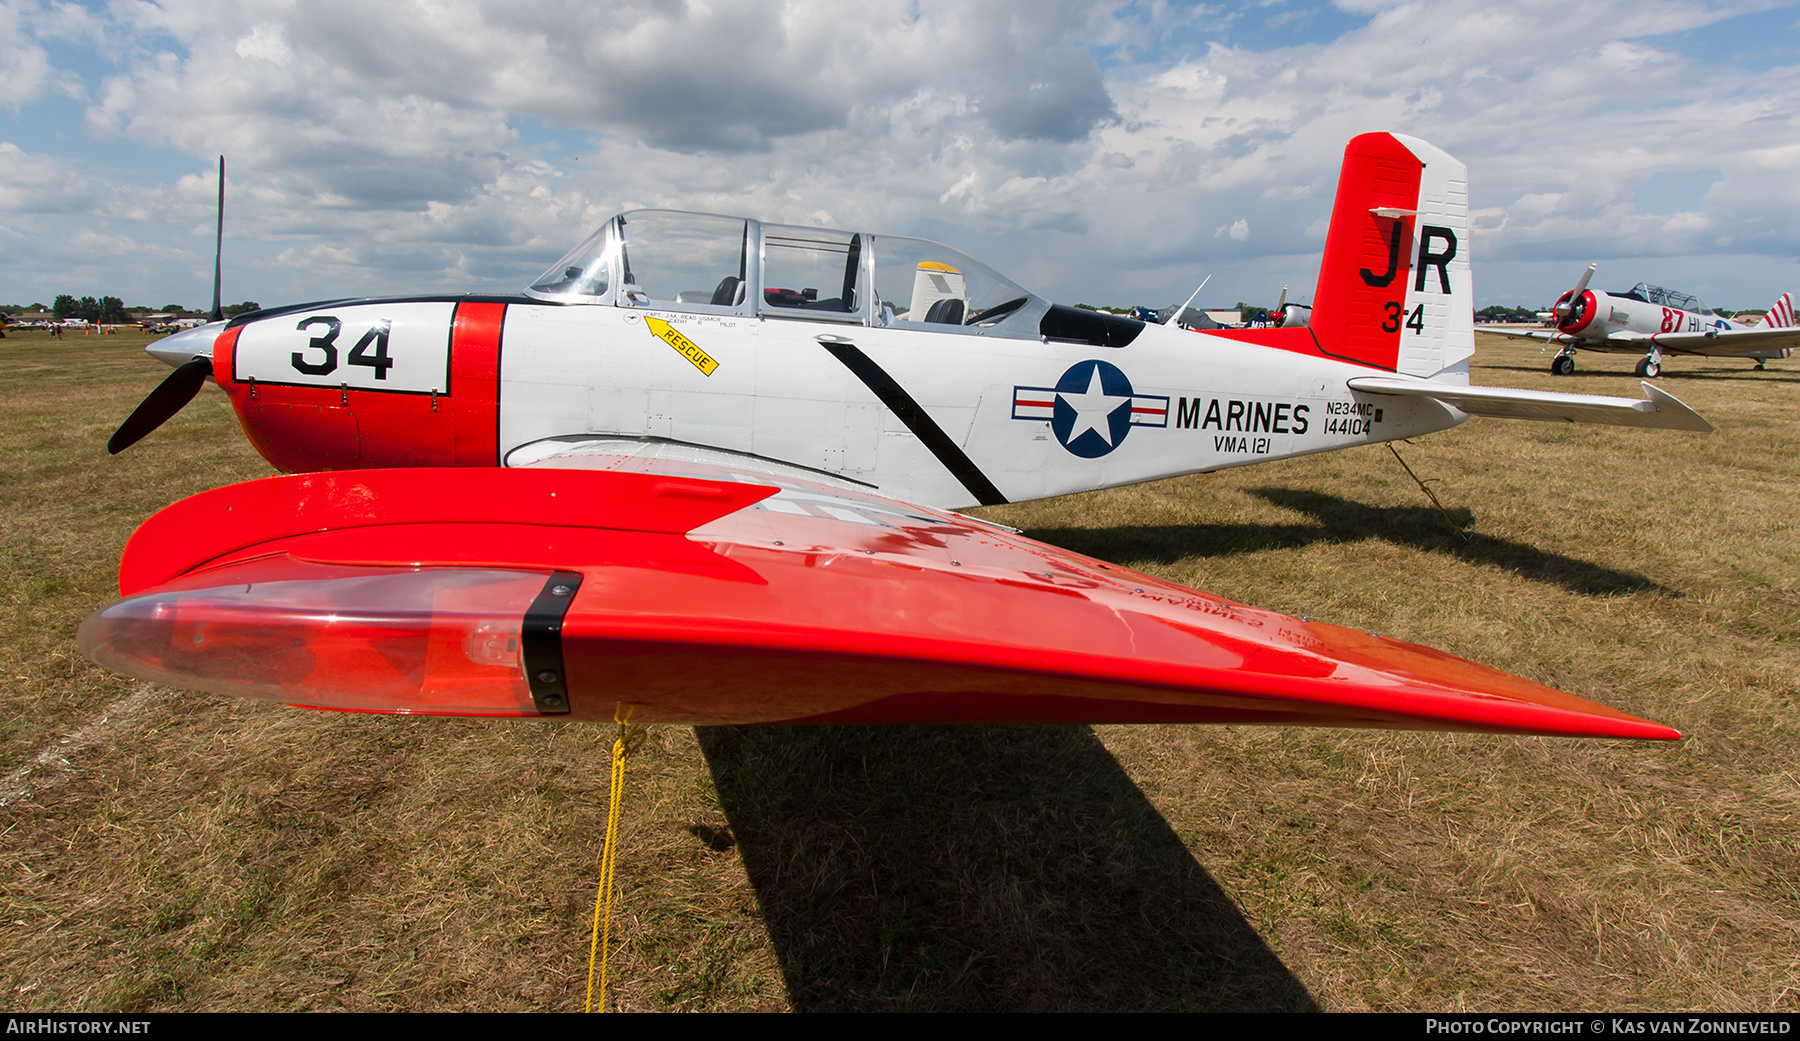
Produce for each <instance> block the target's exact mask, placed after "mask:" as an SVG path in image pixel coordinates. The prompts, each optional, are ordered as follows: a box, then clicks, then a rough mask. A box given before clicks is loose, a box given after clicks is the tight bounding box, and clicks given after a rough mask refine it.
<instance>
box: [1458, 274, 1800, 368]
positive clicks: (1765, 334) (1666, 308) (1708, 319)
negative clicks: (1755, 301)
mask: <svg viewBox="0 0 1800 1041" xmlns="http://www.w3.org/2000/svg"><path fill="white" fill-rule="evenodd" d="M1598 267H1599V265H1598V264H1589V265H1588V269H1587V270H1586V271H1584V272H1582V273H1581V278H1579V279H1577V280H1576V282H1575V288H1574V289H1571V290H1569V291H1568V292H1566V293H1564V294H1563V295H1562V296H1560V297H1558V298H1557V301H1556V307H1555V309H1554V311H1553V312H1552V313H1553V314H1554V315H1555V316H1556V331H1555V332H1549V331H1524V330H1513V329H1493V330H1490V331H1491V332H1495V333H1498V334H1499V335H1501V336H1512V337H1517V338H1519V339H1523V340H1540V341H1543V342H1545V343H1553V344H1557V345H1558V346H1559V347H1560V348H1561V350H1558V351H1557V352H1556V357H1554V358H1551V359H1550V371H1551V373H1553V374H1554V375H1557V376H1567V375H1568V374H1570V373H1571V372H1574V371H1575V351H1576V350H1577V349H1580V350H1584V351H1601V352H1605V353H1608V354H1642V355H1643V357H1642V358H1639V359H1638V363H1637V374H1638V375H1639V376H1648V377H1650V378H1651V379H1655V378H1656V377H1657V376H1660V375H1662V363H1663V352H1665V351H1666V352H1668V353H1670V354H1695V355H1700V356H1702V357H1708V358H1751V359H1754V360H1755V362H1756V367H1757V368H1758V369H1759V370H1760V369H1762V368H1764V364H1763V363H1764V362H1767V361H1769V360H1770V359H1774V358H1789V357H1792V356H1793V354H1794V348H1796V347H1800V328H1795V326H1794V298H1793V296H1792V295H1790V294H1788V293H1783V294H1781V298H1780V299H1779V300H1776V301H1775V306H1773V307H1771V308H1769V310H1768V312H1767V313H1766V314H1764V315H1763V317H1762V322H1761V324H1759V325H1744V324H1741V323H1739V322H1734V321H1732V320H1731V319H1729V318H1726V317H1725V316H1724V315H1721V314H1719V313H1717V312H1716V311H1714V310H1713V309H1712V308H1710V307H1708V306H1706V304H1704V303H1702V302H1701V300H1700V299H1699V298H1698V297H1693V296H1689V295H1688V294H1686V293H1677V292H1675V291H1674V290H1672V289H1664V288H1663V287H1661V286H1653V285H1651V284H1650V283H1648V282H1639V283H1638V284H1637V285H1635V286H1632V287H1631V288H1630V289H1628V290H1626V291H1625V292H1623V293H1603V292H1601V291H1600V290H1598V289H1589V288H1588V287H1587V286H1588V280H1589V279H1591V278H1593V277H1594V272H1595V270H1597V269H1598Z"/></svg>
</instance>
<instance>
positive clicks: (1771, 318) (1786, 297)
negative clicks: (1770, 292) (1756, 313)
mask: <svg viewBox="0 0 1800 1041" xmlns="http://www.w3.org/2000/svg"><path fill="white" fill-rule="evenodd" d="M1762 327H1763V328H1764V329H1792V328H1793V327H1794V298H1793V296H1792V295H1791V294H1788V293H1783V294H1781V299H1779V300H1777V301H1775V306H1774V307H1771V308H1769V313H1768V314H1766V315H1763V320H1762Z"/></svg>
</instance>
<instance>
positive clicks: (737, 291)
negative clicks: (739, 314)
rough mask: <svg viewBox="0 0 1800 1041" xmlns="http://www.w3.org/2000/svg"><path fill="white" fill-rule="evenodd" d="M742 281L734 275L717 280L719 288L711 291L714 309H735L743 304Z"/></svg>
mask: <svg viewBox="0 0 1800 1041" xmlns="http://www.w3.org/2000/svg"><path fill="white" fill-rule="evenodd" d="M743 297H744V280H743V279H741V278H739V277H737V276H736V275H726V276H725V277H724V278H721V279H719V288H717V289H715V290H713V295H712V304H713V306H714V307H736V306H737V305H738V304H739V303H741V302H743Z"/></svg>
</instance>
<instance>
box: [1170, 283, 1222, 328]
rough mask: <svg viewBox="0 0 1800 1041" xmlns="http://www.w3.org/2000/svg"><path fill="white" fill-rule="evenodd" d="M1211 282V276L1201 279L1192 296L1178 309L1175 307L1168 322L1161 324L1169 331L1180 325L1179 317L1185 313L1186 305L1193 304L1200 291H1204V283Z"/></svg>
mask: <svg viewBox="0 0 1800 1041" xmlns="http://www.w3.org/2000/svg"><path fill="white" fill-rule="evenodd" d="M1211 281H1212V276H1211V275H1207V276H1206V277H1205V278H1203V279H1201V280H1200V285H1199V287H1198V288H1197V289H1195V290H1194V295H1193V296H1190V297H1188V298H1187V303H1186V304H1182V305H1181V306H1180V307H1177V308H1176V309H1175V313H1174V314H1172V315H1170V316H1169V320H1168V321H1166V322H1164V323H1163V324H1164V325H1166V326H1168V327H1169V328H1171V329H1173V328H1175V327H1176V326H1178V325H1179V324H1180V323H1181V316H1182V315H1184V314H1186V313H1187V309H1188V304H1192V303H1193V302H1194V300H1195V298H1197V297H1198V296H1199V295H1200V290H1201V289H1205V288H1206V283H1208V282H1211Z"/></svg>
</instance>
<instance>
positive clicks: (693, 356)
mask: <svg viewBox="0 0 1800 1041" xmlns="http://www.w3.org/2000/svg"><path fill="white" fill-rule="evenodd" d="M644 324H645V325H647V326H649V327H650V333H651V335H653V336H655V337H656V338H657V339H659V340H661V341H662V342H664V343H666V344H668V345H669V346H671V347H673V348H675V353H677V354H679V355H681V356H682V357H683V358H686V359H687V360H688V361H690V362H693V363H694V368H696V369H699V370H700V371H701V372H703V373H705V374H706V375H708V376H711V375H712V374H713V370H714V369H716V368H718V367H719V363H718V362H716V361H714V360H713V356H712V355H710V354H708V353H706V352H705V351H703V350H701V349H700V345H699V344H697V343H695V342H694V341H692V340H690V339H688V338H687V337H685V336H683V335H681V334H680V333H679V332H676V331H675V327H674V326H672V325H670V324H669V323H668V322H665V321H663V320H662V319H661V318H652V317H650V316H649V315H645V316H644Z"/></svg>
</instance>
